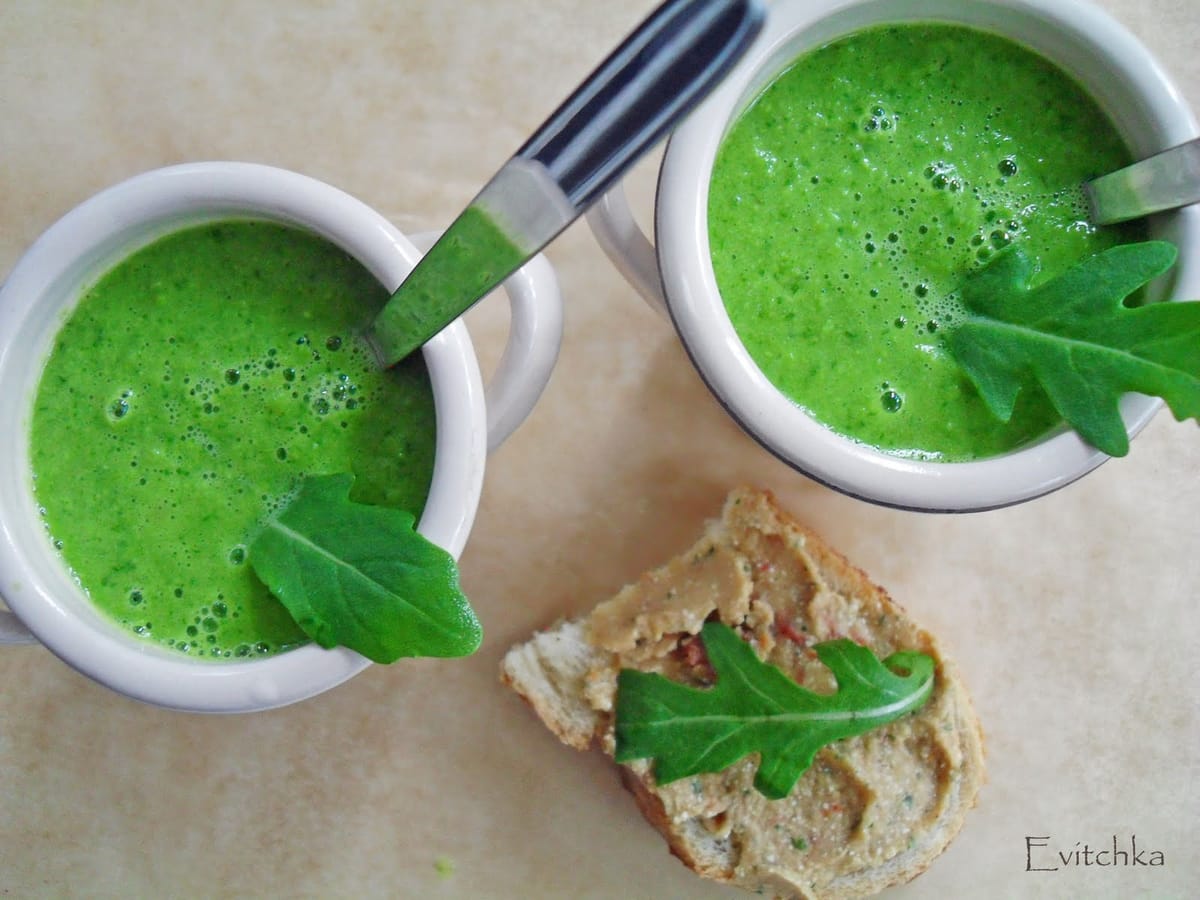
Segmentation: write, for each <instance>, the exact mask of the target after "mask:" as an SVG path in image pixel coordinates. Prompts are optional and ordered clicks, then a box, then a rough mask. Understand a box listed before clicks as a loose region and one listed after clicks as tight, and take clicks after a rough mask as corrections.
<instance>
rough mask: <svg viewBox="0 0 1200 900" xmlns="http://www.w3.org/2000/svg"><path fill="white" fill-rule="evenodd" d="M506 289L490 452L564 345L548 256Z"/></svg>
mask: <svg viewBox="0 0 1200 900" xmlns="http://www.w3.org/2000/svg"><path fill="white" fill-rule="evenodd" d="M436 239H437V235H436V234H420V235H417V236H416V237H415V238H413V243H414V244H416V245H417V246H418V247H419V248H421V249H423V250H424V249H428V248H429V247H430V246H432V244H433V242H434V241H435V240H436ZM503 287H504V293H505V294H507V295H508V302H509V307H510V309H511V324H510V326H509V333H508V343H507V344H506V345H505V347H504V353H503V355H502V356H501V357H500V363H499V365H498V366H497V367H496V372H495V374H494V375H493V376H492V380H491V381H490V382H489V383H488V385H487V387H486V388H485V389H484V403H485V405H486V406H487V443H488V452H489V453H491V452H492V451H493V450H495V449H496V448H497V447H499V446H500V445H501V444H503V443H504V441H505V440H507V439H508V437H509V435H511V434H512V433H513V432H514V431H516V430H517V427H518V426H519V425H520V424H521V423H522V422H524V421H525V419H526V418H527V417H528V416H529V414H530V413H531V412H532V411H533V407H534V405H535V404H536V403H537V401H538V399H539V398H540V397H541V395H542V391H543V390H545V388H546V385H547V383H548V382H549V381H550V374H551V373H552V372H553V371H554V365H555V363H556V362H557V361H558V350H559V347H560V346H561V344H562V332H563V310H562V296H561V294H560V293H559V289H558V278H557V276H556V275H555V273H554V268H553V267H552V266H551V265H550V262H549V260H547V259H546V257H544V256H543V255H541V254H540V253H539V254H538V255H537V256H535V257H534V258H533V259H531V260H530V261H529V262H527V263H526V264H525V265H524V266H522V267H521V268H520V269H518V270H517V271H516V272H514V273H513V274H512V275H510V276H509V277H508V278H507V279H506V280H505V282H504V285H503ZM2 600H3V598H2V597H0V601H2ZM36 643H38V639H37V638H36V637H34V636H33V634H32V633H31V632H30V631H29V629H28V628H26V627H25V625H24V624H23V623H22V622H21V620H20V619H18V618H17V617H16V616H15V615H14V614H13V613H11V612H9V611H8V610H4V609H0V646H4V645H15V644H36Z"/></svg>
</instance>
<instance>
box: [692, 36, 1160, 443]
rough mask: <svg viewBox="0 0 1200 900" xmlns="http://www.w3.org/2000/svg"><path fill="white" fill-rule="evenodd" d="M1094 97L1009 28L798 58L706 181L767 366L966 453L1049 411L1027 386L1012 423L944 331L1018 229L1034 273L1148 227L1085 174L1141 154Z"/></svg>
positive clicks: (1011, 434)
mask: <svg viewBox="0 0 1200 900" xmlns="http://www.w3.org/2000/svg"><path fill="white" fill-rule="evenodd" d="M1129 161H1130V159H1129V154H1128V151H1127V149H1126V148H1125V146H1124V145H1123V143H1122V142H1121V140H1120V138H1119V137H1118V135H1117V134H1116V132H1115V130H1114V129H1113V127H1112V126H1111V124H1110V123H1109V122H1108V120H1107V119H1106V118H1105V117H1104V115H1103V114H1102V113H1101V111H1100V110H1099V109H1098V107H1097V106H1096V104H1095V103H1094V102H1093V101H1092V100H1091V99H1090V98H1089V97H1088V96H1087V95H1085V94H1084V93H1083V91H1082V90H1081V89H1080V88H1079V87H1078V86H1077V85H1076V84H1075V83H1074V82H1073V81H1072V80H1070V79H1069V78H1068V77H1067V76H1066V75H1065V74H1064V73H1063V72H1061V71H1060V70H1058V69H1057V68H1056V67H1054V66H1052V65H1051V64H1050V63H1048V62H1047V61H1045V60H1044V59H1042V58H1041V57H1039V56H1037V55H1036V54H1034V53H1032V52H1030V51H1028V50H1026V49H1024V48H1022V47H1020V46H1018V45H1017V44H1014V43H1012V42H1010V41H1008V40H1005V39H1002V38H998V37H995V36H993V35H989V34H986V33H983V32H980V31H975V30H972V29H967V28H965V27H961V26H953V25H938V24H924V23H919V24H909V25H901V26H888V27H880V28H874V29H868V30H865V31H862V32H859V33H857V34H853V35H850V36H848V37H846V38H843V39H841V40H838V41H836V42H834V43H831V44H829V45H827V46H825V47H822V48H819V49H817V50H815V51H813V52H812V53H810V54H807V55H805V56H803V57H801V58H799V59H798V60H797V61H796V62H795V63H794V65H793V66H792V67H791V68H790V69H788V70H787V71H786V72H784V73H783V74H782V75H781V76H780V77H779V78H778V79H777V80H776V81H775V82H773V83H772V84H771V85H770V86H769V87H768V88H767V89H766V90H765V91H764V92H763V94H762V95H761V96H760V97H759V98H758V99H757V100H756V101H755V102H754V104H753V105H752V106H751V107H750V108H749V109H748V110H747V111H746V112H745V113H744V114H743V115H742V117H741V118H740V119H739V120H738V121H737V122H736V123H735V125H734V126H733V128H732V129H731V131H730V133H729V134H728V135H727V136H726V138H725V141H724V143H723V145H722V147H721V149H720V152H719V155H718V159H717V163H716V166H715V170H714V173H713V181H712V187H711V190H710V194H709V231H710V239H711V246H712V257H713V265H714V269H715V272H716V276H717V282H718V284H719V285H720V290H721V294H722V298H723V300H724V301H725V305H726V307H727V309H728V311H729V315H730V319H731V321H732V322H733V325H734V327H735V329H736V330H737V332H738V334H739V336H740V337H741V338H742V340H743V342H744V344H745V345H746V348H747V350H748V351H749V352H750V354H751V356H753V357H754V359H755V361H756V362H757V363H758V365H759V366H760V368H761V369H762V370H763V373H764V374H765V375H766V376H767V378H769V379H770V380H771V381H772V382H773V383H774V384H775V385H776V386H777V387H778V388H779V389H780V390H781V391H783V392H784V393H785V394H787V395H788V396H790V397H791V398H792V399H793V400H794V401H795V402H796V403H798V404H799V405H800V406H801V407H803V408H804V409H806V410H807V411H808V412H809V413H810V414H812V415H813V416H814V417H815V418H816V419H817V420H818V421H820V422H822V423H824V424H825V425H826V426H828V427H830V428H832V429H833V430H835V431H837V432H839V433H841V434H844V435H847V436H849V437H851V438H854V439H856V440H858V441H861V442H863V443H866V444H870V445H872V446H875V447H878V448H880V449H883V450H886V451H889V452H893V453H896V454H899V455H905V456H912V457H916V458H926V459H946V460H966V459H973V458H981V457H986V456H989V455H993V454H996V453H1000V452H1004V451H1007V450H1010V449H1012V448H1014V447H1016V446H1019V445H1021V444H1023V443H1025V442H1027V441H1029V440H1031V439H1034V438H1036V437H1038V436H1040V435H1042V434H1044V433H1045V432H1046V431H1047V430H1049V429H1050V428H1052V427H1053V426H1054V425H1056V424H1057V423H1058V421H1059V417H1058V416H1057V414H1056V413H1055V412H1054V410H1053V409H1051V408H1050V407H1049V405H1048V404H1047V403H1046V402H1044V401H1041V400H1037V399H1031V392H1029V391H1023V392H1022V395H1021V400H1020V401H1019V402H1018V405H1017V409H1016V411H1015V413H1014V415H1013V418H1012V420H1011V421H1010V422H1009V423H1007V424H1004V423H1001V422H999V421H998V420H996V419H995V418H994V417H993V416H992V415H991V413H989V412H988V410H987V409H986V408H985V406H984V405H983V402H982V401H981V399H980V398H979V396H978V394H977V393H976V392H975V390H974V388H973V387H972V386H971V385H970V384H969V383H968V382H967V381H966V379H965V378H964V376H963V375H962V374H961V372H960V370H959V368H958V367H957V365H956V364H955V363H954V361H953V360H952V359H950V358H949V355H948V353H947V352H946V351H945V349H944V348H943V344H942V335H944V333H945V329H946V328H947V326H950V325H953V324H954V322H955V321H956V319H957V318H958V317H960V316H961V315H962V310H961V307H960V305H959V303H958V299H957V294H956V292H957V291H958V289H959V286H960V284H961V283H962V280H963V278H964V276H965V275H966V274H967V273H968V272H970V271H971V270H972V269H975V268H977V267H980V266H982V265H983V264H984V263H985V262H986V261H987V260H988V259H989V258H990V257H991V256H992V255H993V254H995V253H996V252H997V251H999V250H1001V249H1003V248H1004V247H1006V246H1008V245H1010V244H1021V245H1023V246H1024V247H1025V248H1026V250H1027V251H1028V252H1029V253H1030V255H1031V256H1032V257H1034V258H1035V259H1037V260H1038V262H1039V266H1040V274H1039V276H1038V277H1039V279H1044V278H1047V277H1050V276H1053V275H1055V274H1057V273H1058V272H1060V271H1062V270H1063V269H1064V268H1066V267H1067V266H1069V265H1070V264H1071V263H1072V262H1074V261H1076V260H1078V259H1079V258H1081V257H1083V256H1086V255H1089V254H1091V253H1093V252H1096V251H1099V250H1101V249H1104V248H1105V247H1108V246H1110V245H1112V244H1115V243H1117V242H1119V241H1123V240H1128V239H1130V238H1131V237H1133V236H1134V235H1136V234H1137V232H1136V231H1133V232H1131V231H1130V230H1128V229H1124V230H1122V229H1113V228H1107V229H1097V228H1095V227H1093V226H1091V225H1089V224H1088V222H1087V221H1086V217H1087V214H1086V207H1085V206H1084V204H1083V196H1082V193H1081V191H1080V185H1081V184H1082V183H1083V182H1084V181H1086V180H1088V179H1089V178H1091V177H1094V176H1095V175H1098V174H1101V173H1103V172H1106V171H1109V170H1112V169H1115V168H1118V167H1120V166H1122V165H1124V164H1126V163H1127V162H1129Z"/></svg>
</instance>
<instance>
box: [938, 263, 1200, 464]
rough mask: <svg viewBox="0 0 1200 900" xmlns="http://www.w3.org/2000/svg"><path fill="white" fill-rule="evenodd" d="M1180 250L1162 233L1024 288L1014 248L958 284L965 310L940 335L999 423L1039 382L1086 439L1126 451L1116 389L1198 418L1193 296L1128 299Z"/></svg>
mask: <svg viewBox="0 0 1200 900" xmlns="http://www.w3.org/2000/svg"><path fill="white" fill-rule="evenodd" d="M1176 255H1177V254H1176V250H1175V247H1174V246H1173V245H1171V244H1169V243H1166V242H1165V241H1145V242H1142V243H1136V244H1121V245H1118V246H1116V247H1111V248H1109V249H1108V250H1105V251H1103V252H1101V253H1097V254H1096V255H1094V256H1091V257H1089V258H1087V259H1085V260H1083V261H1082V262H1080V263H1078V264H1076V265H1075V266H1073V267H1072V268H1070V269H1068V270H1067V271H1065V272H1063V273H1062V274H1060V275H1058V276H1057V277H1055V278H1052V279H1050V280H1048V281H1046V282H1045V283H1043V284H1040V285H1038V286H1037V287H1032V288H1031V287H1030V286H1029V283H1030V279H1031V276H1032V274H1033V263H1032V261H1031V260H1030V259H1029V257H1028V256H1027V255H1026V254H1025V253H1024V252H1023V251H1021V250H1020V249H1019V248H1014V249H1013V250H1010V251H1009V252H1006V253H1004V254H1001V255H1000V256H999V257H997V258H996V259H995V260H994V261H993V262H992V263H990V264H989V265H988V266H986V267H985V268H983V269H981V270H980V271H978V272H977V273H975V274H974V275H972V276H971V277H970V278H968V279H967V281H966V282H965V283H964V285H963V292H962V293H963V297H962V299H963V302H964V304H965V305H966V307H967V309H968V310H969V312H970V317H969V318H967V319H966V320H965V321H963V322H962V323H960V324H959V325H957V326H956V327H955V328H954V329H953V330H952V331H951V332H950V333H949V335H948V336H947V342H948V346H949V348H950V352H951V353H952V354H953V356H954V357H955V359H956V360H957V361H958V363H959V365H961V366H962V368H963V369H964V371H965V372H966V374H967V375H968V377H969V378H970V379H971V381H972V382H973V383H974V384H975V386H976V388H977V389H978V390H979V393H980V394H981V396H982V397H983V400H984V402H985V403H986V404H987V405H988V408H989V409H991V411H992V412H993V413H994V414H995V415H996V416H998V417H999V418H1000V419H1001V420H1003V421H1007V420H1008V418H1009V416H1011V415H1012V411H1013V404H1014V403H1015V402H1016V398H1017V395H1018V393H1019V392H1020V391H1021V390H1022V389H1025V388H1033V389H1037V386H1040V387H1041V389H1042V390H1044V391H1045V393H1046V396H1047V397H1048V398H1049V399H1050V402H1051V403H1052V404H1053V405H1054V407H1055V409H1057V410H1058V412H1059V413H1060V414H1061V415H1062V417H1063V418H1064V419H1065V420H1066V422H1067V424H1069V425H1070V426H1071V427H1072V428H1074V429H1075V430H1076V431H1078V432H1079V434H1080V435H1081V436H1082V437H1083V438H1084V440H1086V441H1088V442H1089V443H1090V444H1092V445H1093V446H1095V447H1097V448H1098V449H1100V450H1102V451H1104V452H1105V453H1107V454H1109V455H1110V456H1124V455H1125V454H1126V453H1127V452H1128V451H1129V439H1128V435H1127V434H1126V432H1125V424H1124V422H1123V421H1122V420H1121V415H1120V412H1119V410H1118V401H1119V400H1120V398H1121V395H1122V394H1123V393H1126V392H1128V391H1137V392H1139V393H1143V394H1151V395H1153V396H1157V397H1161V398H1163V400H1165V401H1166V403H1167V405H1168V406H1169V407H1170V409H1171V411H1172V412H1173V413H1174V415H1175V417H1176V418H1177V419H1179V420H1180V421H1182V420H1183V419H1186V418H1195V417H1197V416H1200V303H1197V302H1190V303H1149V304H1146V305H1144V306H1127V305H1125V303H1124V301H1125V300H1126V298H1127V297H1129V296H1130V295H1132V294H1133V293H1134V292H1135V291H1137V290H1138V289H1139V288H1141V287H1142V286H1143V285H1145V284H1147V283H1149V282H1150V281H1151V280H1153V279H1154V278H1156V277H1158V276H1159V275H1162V274H1163V273H1164V272H1166V271H1167V270H1168V269H1170V268H1171V266H1172V265H1174V263H1175V258H1176ZM1031 378H1032V380H1033V382H1035V384H1033V383H1031Z"/></svg>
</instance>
